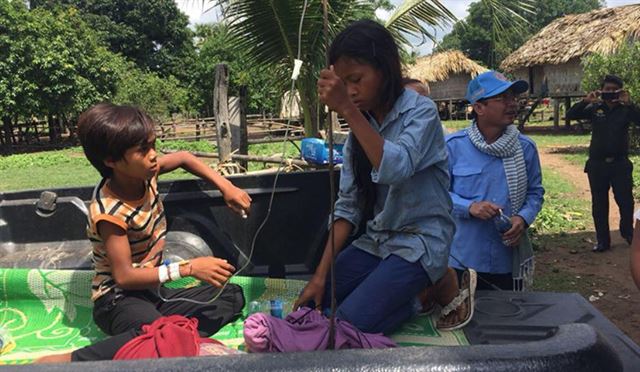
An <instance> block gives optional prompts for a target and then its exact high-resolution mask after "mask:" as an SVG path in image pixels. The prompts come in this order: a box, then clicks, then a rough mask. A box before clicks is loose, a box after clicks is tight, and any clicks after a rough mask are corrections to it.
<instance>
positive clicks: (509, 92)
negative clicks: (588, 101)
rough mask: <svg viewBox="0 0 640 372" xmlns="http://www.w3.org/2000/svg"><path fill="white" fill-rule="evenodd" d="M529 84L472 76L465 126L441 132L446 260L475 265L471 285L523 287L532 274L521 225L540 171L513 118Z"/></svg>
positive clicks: (533, 201) (538, 194)
mask: <svg viewBox="0 0 640 372" xmlns="http://www.w3.org/2000/svg"><path fill="white" fill-rule="evenodd" d="M528 88H529V85H528V84H527V82H525V81H523V80H518V81H514V82H511V81H509V80H507V79H506V78H505V77H504V76H503V75H502V74H501V73H499V72H496V71H487V72H485V73H482V74H480V75H478V76H477V77H476V78H475V79H473V80H472V81H471V82H470V83H469V85H468V87H467V95H466V98H467V100H468V101H469V102H470V103H471V105H472V106H473V113H472V117H473V120H472V122H471V126H470V127H468V128H466V129H463V130H461V131H459V132H456V133H453V134H451V135H449V136H447V139H446V142H447V150H448V151H449V172H450V174H451V185H450V187H449V193H450V194H451V198H452V200H453V216H454V219H455V221H456V234H455V236H454V238H453V243H452V245H451V255H450V258H449V265H450V266H453V267H454V268H456V269H457V270H458V271H459V272H461V271H462V270H464V269H466V268H472V269H475V270H476V271H477V272H478V277H479V278H480V280H479V281H478V289H495V288H501V289H513V290H522V289H524V288H525V287H526V286H527V285H530V284H531V282H532V279H533V250H532V249H531V244H530V242H529V239H528V237H527V232H526V229H527V228H528V227H529V225H531V223H533V221H534V220H535V218H536V216H537V214H538V212H540V209H541V207H542V202H543V195H544V189H543V188H542V173H541V170H540V159H539V157H538V150H537V149H536V146H535V143H534V142H533V141H532V140H531V139H529V138H528V137H526V136H524V135H522V134H520V132H518V129H517V128H516V126H515V125H513V122H514V120H515V118H516V114H517V112H518V101H517V98H518V95H520V94H522V93H524V92H526V91H527V89H528ZM505 216H506V217H505ZM500 218H502V219H503V223H500Z"/></svg>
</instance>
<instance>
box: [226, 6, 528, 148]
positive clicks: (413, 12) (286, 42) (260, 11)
mask: <svg viewBox="0 0 640 372" xmlns="http://www.w3.org/2000/svg"><path fill="white" fill-rule="evenodd" d="M323 1H325V0H215V2H214V4H215V5H219V6H220V7H221V9H222V12H223V15H224V20H225V21H224V22H226V23H227V24H228V26H229V31H230V33H231V35H232V36H233V40H234V41H233V42H232V45H231V47H232V48H240V49H241V50H245V51H250V53H249V54H250V62H251V63H255V64H258V65H261V66H269V73H273V74H278V76H280V77H281V79H278V80H279V81H282V82H283V86H282V87H281V88H282V91H284V90H285V89H286V85H287V84H288V82H289V81H290V80H289V75H290V71H291V67H292V66H293V60H294V59H296V58H298V55H299V56H300V59H302V60H303V61H304V65H303V69H302V72H301V75H300V77H299V78H298V80H297V81H296V89H297V90H298V92H300V98H301V105H302V108H303V112H304V122H305V133H306V135H308V136H314V135H315V134H317V132H318V129H319V126H318V116H319V115H318V112H319V111H318V102H317V97H316V89H315V83H316V77H317V73H318V71H319V70H320V69H321V68H322V67H323V66H325V54H326V40H325V37H324V35H323ZM326 1H327V6H328V21H329V22H328V25H329V28H328V34H329V35H328V38H329V39H332V38H333V36H335V34H336V33H337V32H339V31H340V30H342V29H343V28H344V27H345V26H346V25H347V24H349V23H350V22H352V21H354V20H357V19H362V18H375V10H376V9H375V8H376V7H377V6H378V3H380V1H375V0H326ZM481 1H482V2H483V3H485V5H486V6H488V7H491V9H494V12H492V14H493V15H495V17H496V20H497V23H496V24H497V25H499V27H500V28H503V27H504V26H503V25H504V23H505V22H514V21H515V22H519V21H522V20H524V18H522V17H521V16H519V11H521V10H522V9H526V4H527V3H530V2H532V1H533V0H481ZM305 4H306V8H305ZM523 4H524V5H523ZM523 6H524V8H522V7H523ZM303 12H304V18H303V27H302V28H301V29H300V32H299V26H300V20H301V18H302V15H303ZM455 21H456V18H455V16H454V15H453V14H452V13H451V11H449V10H448V9H447V8H446V7H445V6H444V5H443V4H442V1H440V0H405V1H404V2H403V3H402V4H400V5H399V6H397V7H396V8H395V9H394V12H393V13H392V14H391V15H390V17H389V19H388V20H387V21H386V22H385V26H386V27H387V28H388V29H389V31H390V32H391V33H392V34H393V35H394V37H395V38H396V40H397V41H398V43H399V44H400V45H402V46H410V42H409V39H410V38H411V37H413V38H415V37H419V38H422V39H423V40H425V39H427V38H429V39H432V40H434V41H435V35H434V34H433V33H432V31H431V29H433V28H434V27H442V26H444V25H447V24H449V23H452V22H455ZM430 28H431V29H430ZM500 28H498V29H496V30H497V31H496V34H498V31H499V29H500Z"/></svg>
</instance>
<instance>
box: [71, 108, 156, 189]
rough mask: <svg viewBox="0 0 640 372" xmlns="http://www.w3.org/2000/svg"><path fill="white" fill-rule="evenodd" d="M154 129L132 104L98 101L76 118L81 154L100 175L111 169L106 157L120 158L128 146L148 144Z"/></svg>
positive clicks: (146, 117) (110, 158)
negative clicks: (98, 102) (82, 153)
mask: <svg viewBox="0 0 640 372" xmlns="http://www.w3.org/2000/svg"><path fill="white" fill-rule="evenodd" d="M154 132H155V131H154V123H153V120H151V118H150V117H149V116H148V115H147V114H145V113H144V112H143V111H142V110H140V109H139V108H137V107H133V106H117V105H113V104H111V103H100V104H97V105H95V106H93V107H91V108H90V109H88V110H87V111H85V112H83V113H82V114H81V115H80V118H79V119H78V137H79V138H80V143H81V144H82V149H83V150H84V154H85V156H86V157H87V159H88V160H89V162H91V164H92V165H93V167H94V168H96V169H97V170H98V172H100V175H101V176H102V177H110V176H111V174H112V173H113V169H111V168H110V167H107V166H106V165H105V164H104V161H105V160H107V159H109V160H113V161H118V160H121V159H122V158H123V157H124V154H125V153H126V152H127V150H129V149H130V148H132V147H134V146H138V145H140V146H145V145H146V144H148V141H149V138H150V137H151V136H152V135H153V134H154Z"/></svg>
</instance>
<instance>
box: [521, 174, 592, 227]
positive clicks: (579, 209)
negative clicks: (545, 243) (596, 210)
mask: <svg viewBox="0 0 640 372" xmlns="http://www.w3.org/2000/svg"><path fill="white" fill-rule="evenodd" d="M542 185H543V186H544V189H545V197H544V199H545V201H544V204H543V205H542V210H541V211H540V213H539V214H538V217H537V218H536V221H535V222H534V223H533V225H532V232H534V233H536V234H541V233H545V234H547V233H564V232H567V231H575V230H584V229H586V227H587V226H588V224H589V221H590V218H591V217H590V216H591V215H590V214H589V210H590V209H589V208H590V204H589V201H588V200H580V199H576V198H575V196H573V195H572V193H573V192H575V187H574V186H573V185H572V184H571V182H569V181H568V180H567V179H565V178H564V177H563V176H562V175H561V174H559V173H558V172H556V171H555V170H553V169H550V168H547V167H544V166H543V167H542Z"/></svg>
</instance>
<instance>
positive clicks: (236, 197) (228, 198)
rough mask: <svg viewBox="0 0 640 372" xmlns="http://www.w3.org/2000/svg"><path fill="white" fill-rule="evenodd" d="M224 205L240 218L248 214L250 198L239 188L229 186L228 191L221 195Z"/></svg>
mask: <svg viewBox="0 0 640 372" xmlns="http://www.w3.org/2000/svg"><path fill="white" fill-rule="evenodd" d="M222 196H223V197H224V201H225V203H227V206H228V207H229V208H231V209H233V210H234V211H235V212H236V213H238V214H239V215H241V216H245V215H248V214H249V208H250V207H251V197H250V196H249V194H247V192H246V191H244V190H243V189H241V188H238V187H236V186H233V185H231V187H230V188H229V189H228V190H225V191H224V192H223V193H222Z"/></svg>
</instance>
